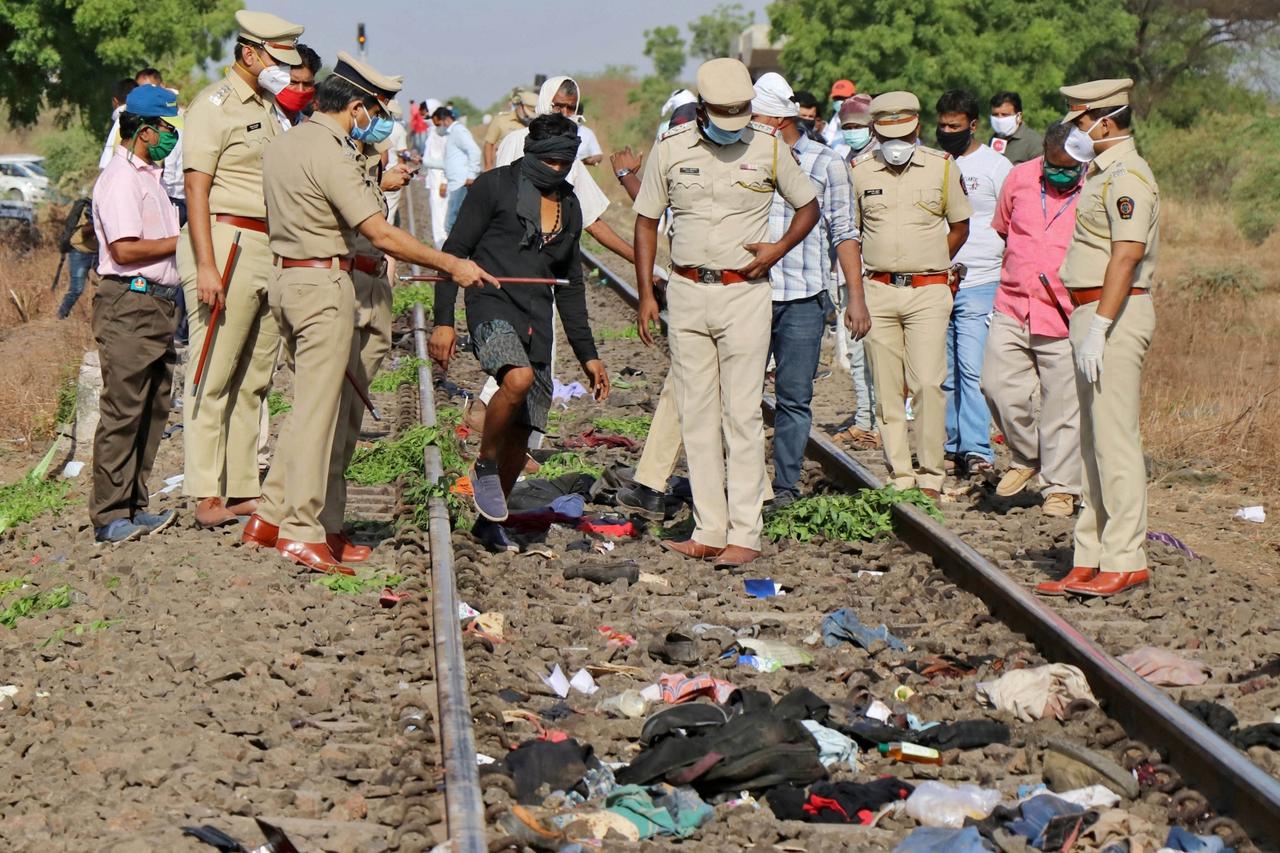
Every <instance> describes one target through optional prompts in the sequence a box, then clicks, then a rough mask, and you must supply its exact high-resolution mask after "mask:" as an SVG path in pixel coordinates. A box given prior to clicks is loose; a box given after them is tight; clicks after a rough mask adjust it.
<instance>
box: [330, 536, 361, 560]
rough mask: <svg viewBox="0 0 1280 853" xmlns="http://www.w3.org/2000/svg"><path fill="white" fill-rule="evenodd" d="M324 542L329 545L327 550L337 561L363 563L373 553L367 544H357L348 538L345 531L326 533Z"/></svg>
mask: <svg viewBox="0 0 1280 853" xmlns="http://www.w3.org/2000/svg"><path fill="white" fill-rule="evenodd" d="M324 543H325V544H326V545H328V546H329V550H330V551H331V552H332V553H333V556H334V557H335V558H337V560H338V562H339V563H363V562H364V561H365V560H367V559H369V555H370V554H372V553H373V549H372V548H370V547H369V546H368V545H357V544H356V543H354V542H352V541H351V540H350V539H348V538H347V534H345V533H329V534H326V535H325V537H324Z"/></svg>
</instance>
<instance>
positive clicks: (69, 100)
mask: <svg viewBox="0 0 1280 853" xmlns="http://www.w3.org/2000/svg"><path fill="white" fill-rule="evenodd" d="M241 6H242V3H241V2H240V0H148V2H147V3H146V4H138V3H135V2H133V0H82V2H76V3H73V2H68V0H4V2H2V3H0V102H3V103H4V104H5V105H6V106H7V107H8V111H9V122H10V124H13V125H27V124H31V123H32V122H34V121H35V120H36V118H37V117H38V116H39V114H40V111H41V110H42V109H44V108H46V107H49V108H53V109H58V110H63V111H66V110H72V111H75V112H79V113H80V114H81V116H83V117H85V118H86V119H87V120H88V121H89V122H90V126H93V127H97V126H100V125H105V124H106V122H107V119H108V117H109V116H110V114H111V101H110V98H109V96H108V87H109V86H110V85H111V84H112V83H114V82H115V81H116V80H118V79H120V78H121V77H132V76H133V75H134V74H135V73H137V71H138V70H139V69H140V68H142V67H144V64H151V65H154V66H156V67H158V68H160V69H161V70H162V71H166V72H169V73H171V74H172V76H173V78H174V80H173V83H171V84H170V85H173V84H181V83H182V82H183V81H185V80H186V79H187V78H189V77H190V76H191V73H192V71H193V69H195V68H197V67H199V66H202V65H204V63H205V62H206V61H208V60H210V59H214V60H216V59H220V58H221V57H222V51H223V44H224V42H225V41H226V40H227V38H228V37H230V35H231V34H232V33H233V32H234V30H235V17H234V16H235V12H236V10H237V9H239V8H240V7H241ZM140 7H141V8H144V9H145V10H146V11H145V13H143V12H141V11H139V9H140ZM166 82H168V76H166Z"/></svg>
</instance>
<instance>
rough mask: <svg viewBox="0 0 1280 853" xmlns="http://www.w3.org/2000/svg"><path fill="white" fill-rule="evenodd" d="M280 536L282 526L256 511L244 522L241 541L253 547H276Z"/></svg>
mask: <svg viewBox="0 0 1280 853" xmlns="http://www.w3.org/2000/svg"><path fill="white" fill-rule="evenodd" d="M279 538H280V528H279V527H278V526H276V525H274V524H272V523H271V522H269V521H267V520H266V519H264V518H263V517H262V516H260V515H258V514H257V513H254V514H253V515H251V516H249V520H248V521H246V522H245V524H244V532H243V533H241V534H240V541H241V542H243V543H244V544H246V545H248V546H249V547H251V548H274V547H276V541H277V540H279Z"/></svg>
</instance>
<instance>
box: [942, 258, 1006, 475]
mask: <svg viewBox="0 0 1280 853" xmlns="http://www.w3.org/2000/svg"><path fill="white" fill-rule="evenodd" d="M997 287H999V282H993V283H991V284H977V285H974V286H973V287H965V288H961V289H960V291H959V292H957V293H956V299H955V304H954V305H953V306H952V308H951V322H950V323H949V324H948V325H947V378H946V379H944V380H943V382H942V390H943V392H944V393H945V394H946V395H947V445H946V447H947V452H948V453H954V454H955V456H956V458H957V459H959V460H963V459H964V458H965V457H966V456H968V455H970V454H973V455H974V456H981V457H982V458H983V459H985V460H987V461H988V462H992V461H994V460H995V455H994V454H993V453H992V452H991V410H990V409H988V408H987V399H986V397H984V396H982V357H983V353H984V352H985V351H986V347H987V329H988V327H989V324H990V322H991V309H992V308H993V307H994V306H995V302H996V288H997Z"/></svg>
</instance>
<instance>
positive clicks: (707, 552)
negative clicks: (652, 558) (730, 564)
mask: <svg viewBox="0 0 1280 853" xmlns="http://www.w3.org/2000/svg"><path fill="white" fill-rule="evenodd" d="M658 544H659V545H661V546H662V547H663V548H666V549H667V550H668V551H673V552H675V553H677V554H679V555H680V556H682V557H690V558H692V559H694V560H710V559H712V558H714V557H719V556H720V554H721V553H723V552H724V549H723V548H712V547H711V546H710V545H703V544H702V543H701V542H698V541H697V540H695V539H686V540H684V541H683V542H676V541H674V540H671V539H663V540H661V541H660V542H659V543H658Z"/></svg>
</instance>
